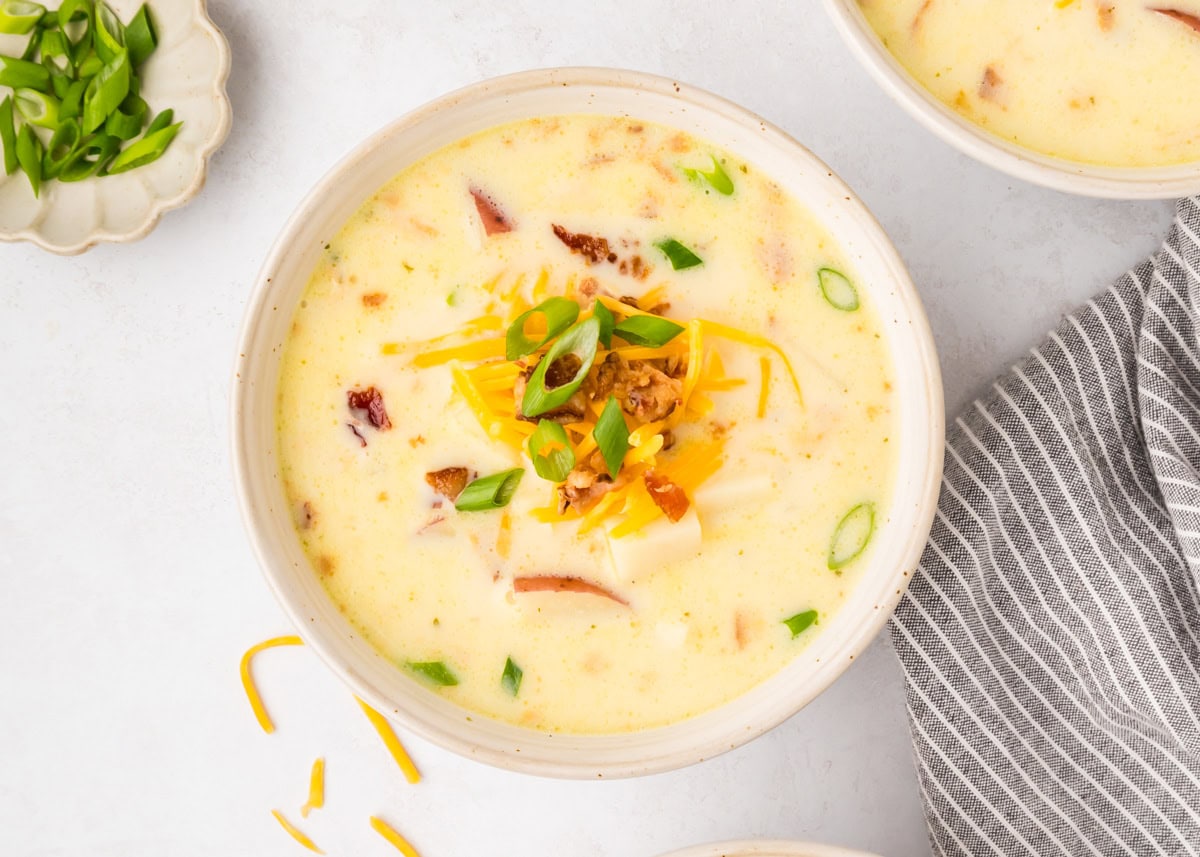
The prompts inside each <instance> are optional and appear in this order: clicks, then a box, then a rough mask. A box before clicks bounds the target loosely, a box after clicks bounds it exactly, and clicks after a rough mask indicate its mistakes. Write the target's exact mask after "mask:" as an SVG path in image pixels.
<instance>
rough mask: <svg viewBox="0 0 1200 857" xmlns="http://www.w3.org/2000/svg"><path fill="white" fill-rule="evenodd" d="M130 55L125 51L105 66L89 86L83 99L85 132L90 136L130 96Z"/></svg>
mask: <svg viewBox="0 0 1200 857" xmlns="http://www.w3.org/2000/svg"><path fill="white" fill-rule="evenodd" d="M130 76H131V71H130V68H129V54H128V53H126V52H125V51H124V50H123V49H122V50H121V52H120V53H118V54H117V55H116V56H115V57H113V59H112V60H110V61H108V62H106V63H105V64H104V68H102V69H100V73H99V74H97V75H96V76H95V77H93V78H92V82H91V83H89V84H88V88H87V93H86V94H85V95H84V97H83V132H84V133H85V134H90V133H92V132H93V131H95V130H96V129H97V128H99V127H100V126H101V125H103V124H104V120H106V119H107V118H108V114H110V113H112V112H113V111H114V110H116V109H117V108H118V107H120V106H121V102H122V101H124V100H125V96H127V95H128V94H129V81H130Z"/></svg>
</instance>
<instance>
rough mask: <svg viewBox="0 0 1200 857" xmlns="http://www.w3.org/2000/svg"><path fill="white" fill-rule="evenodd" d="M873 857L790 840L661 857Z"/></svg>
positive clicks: (729, 844) (737, 842)
mask: <svg viewBox="0 0 1200 857" xmlns="http://www.w3.org/2000/svg"><path fill="white" fill-rule="evenodd" d="M757 855H762V857H785V855H786V857H875V855H873V854H872V853H871V852H868V851H858V850H855V849H853V848H846V847H845V846H842V845H825V844H822V843H819V842H801V841H799V840H792V839H734V840H728V841H724V842H710V843H707V844H704V845H693V846H691V847H690V848H682V849H680V850H678V851H671V852H668V853H667V854H663V855H661V857H757Z"/></svg>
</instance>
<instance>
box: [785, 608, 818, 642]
mask: <svg viewBox="0 0 1200 857" xmlns="http://www.w3.org/2000/svg"><path fill="white" fill-rule="evenodd" d="M783 624H785V625H787V626H788V630H789V631H791V632H792V639H793V640H794V639H796V638H797V637H799V636H800V635H801V634H803V633H804V632H805V631H807V630H808V629H809V628H810V627H812V626H813V625H815V624H817V611H816V610H805V611H804V612H803V613H797V614H796V615H795V616H792V617H791V618H790V619H784V620H783Z"/></svg>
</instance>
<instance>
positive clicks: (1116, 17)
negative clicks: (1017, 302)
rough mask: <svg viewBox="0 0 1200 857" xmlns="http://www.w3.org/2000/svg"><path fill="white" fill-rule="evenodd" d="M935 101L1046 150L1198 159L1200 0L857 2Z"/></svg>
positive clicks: (1103, 160)
mask: <svg viewBox="0 0 1200 857" xmlns="http://www.w3.org/2000/svg"><path fill="white" fill-rule="evenodd" d="M859 2H860V5H861V7H862V10H863V13H864V14H865V15H866V16H867V19H868V21H870V23H871V26H872V27H873V28H874V29H875V31H876V32H877V33H878V34H879V36H880V38H881V39H882V40H883V43H884V45H885V46H886V47H887V48H888V50H889V51H891V53H892V54H893V55H894V56H895V57H896V59H897V60H899V61H900V63H901V64H902V65H903V66H904V67H905V68H907V69H908V71H909V72H910V73H911V74H912V75H913V77H915V78H916V79H917V81H918V82H919V83H920V84H921V85H922V86H924V87H925V88H926V89H928V90H929V91H930V92H931V93H933V95H935V96H936V97H937V98H938V99H940V100H941V101H943V102H944V103H945V104H946V105H948V106H949V107H950V108H952V109H953V110H955V111H957V112H958V113H960V114H962V115H963V116H964V117H966V118H967V119H969V120H970V121H972V122H975V123H976V124H978V125H981V126H982V127H984V128H986V129H987V130H988V131H990V132H992V133H993V134H995V135H997V136H998V137H1001V138H1003V139H1005V140H1008V141H1010V142H1012V143H1016V144H1017V145H1020V146H1024V147H1027V148H1030V149H1034V150H1036V151H1038V152H1042V153H1044V154H1047V155H1052V156H1055V157H1059V158H1065V159H1067V160H1071V161H1079V162H1084V163H1090V164H1101V165H1106V166H1114V167H1153V166H1168V165H1172V164H1181V163H1189V162H1193V161H1200V86H1197V85H1196V81H1200V0H1159V2H1149V3H1147V2H1143V0H1012V2H1007V3H1002V4H998V3H987V2H981V0H859Z"/></svg>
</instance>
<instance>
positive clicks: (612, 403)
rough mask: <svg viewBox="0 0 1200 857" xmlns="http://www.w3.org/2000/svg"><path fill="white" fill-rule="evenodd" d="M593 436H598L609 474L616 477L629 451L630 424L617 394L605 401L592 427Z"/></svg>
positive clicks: (598, 446) (598, 442) (598, 445)
mask: <svg viewBox="0 0 1200 857" xmlns="http://www.w3.org/2000/svg"><path fill="white" fill-rule="evenodd" d="M592 437H594V438H596V448H597V449H599V450H600V454H601V455H603V456H604V464H605V465H606V466H607V467H608V475H609V476H611V477H612V478H613V479H616V478H617V473H619V472H620V470H621V464H622V463H623V462H624V461H625V453H626V452H628V451H629V426H627V425H626V424H625V416H624V414H622V413H621V405H620V404H619V403H618V402H617V399H616V397H615V396H609V397H608V401H607V402H605V403H604V410H603V411H601V412H600V419H598V420H596V427H595V428H594V429H592Z"/></svg>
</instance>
